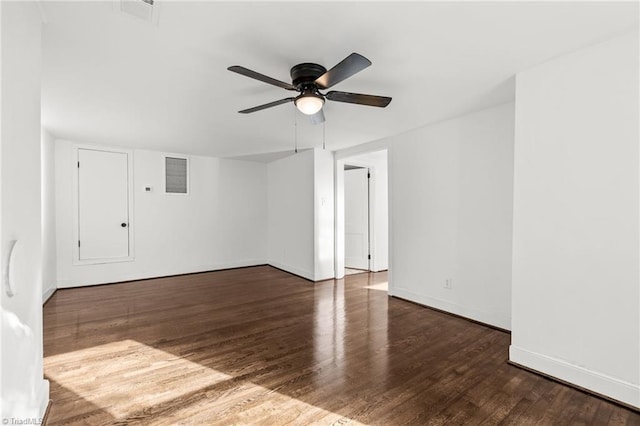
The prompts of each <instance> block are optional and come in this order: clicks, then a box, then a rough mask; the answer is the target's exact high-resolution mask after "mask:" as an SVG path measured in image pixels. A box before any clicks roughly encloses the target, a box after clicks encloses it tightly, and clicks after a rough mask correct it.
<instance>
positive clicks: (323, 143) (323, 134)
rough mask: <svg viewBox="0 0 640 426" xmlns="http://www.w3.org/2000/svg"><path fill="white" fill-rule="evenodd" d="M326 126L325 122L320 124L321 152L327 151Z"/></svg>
mask: <svg viewBox="0 0 640 426" xmlns="http://www.w3.org/2000/svg"><path fill="white" fill-rule="evenodd" d="M326 124H327V122H326V121H323V122H322V149H323V150H326V149H327V144H326V138H325V125H326Z"/></svg>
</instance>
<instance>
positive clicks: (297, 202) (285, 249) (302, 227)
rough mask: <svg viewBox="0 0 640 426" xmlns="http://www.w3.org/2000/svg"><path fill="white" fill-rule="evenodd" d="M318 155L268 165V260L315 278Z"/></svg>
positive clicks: (311, 153) (309, 153)
mask: <svg viewBox="0 0 640 426" xmlns="http://www.w3.org/2000/svg"><path fill="white" fill-rule="evenodd" d="M314 162H315V155H314V151H313V150H309V151H304V152H299V153H297V154H295V155H291V156H289V157H285V158H282V159H280V160H276V161H273V162H271V163H269V164H268V165H267V175H268V178H267V181H268V191H267V193H268V202H267V205H268V207H267V211H268V214H267V218H268V219H267V229H268V236H267V241H268V263H269V264H271V265H273V266H275V267H277V268H281V269H284V270H286V271H289V272H292V273H294V274H296V275H300V276H302V277H304V278H307V279H309V280H314V279H315V274H316V269H315V238H314V237H315V220H316V217H315V211H314V208H315V206H314V200H315V197H316V195H315V192H316V191H315V184H314V181H315V172H314V170H315V166H314Z"/></svg>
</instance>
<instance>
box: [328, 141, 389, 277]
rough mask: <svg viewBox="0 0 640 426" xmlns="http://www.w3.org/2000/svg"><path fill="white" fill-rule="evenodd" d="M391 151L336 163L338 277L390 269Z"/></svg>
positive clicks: (358, 156)
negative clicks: (389, 193) (389, 199)
mask: <svg viewBox="0 0 640 426" xmlns="http://www.w3.org/2000/svg"><path fill="white" fill-rule="evenodd" d="M387 169H388V163H387V150H381V151H375V152H368V153H363V154H358V155H353V156H349V157H345V158H340V159H338V160H336V174H337V176H336V272H337V274H336V275H337V277H338V278H341V277H343V276H344V275H352V274H358V273H363V272H368V271H372V272H378V271H385V270H387V269H388V265H389V224H388V222H389V219H388V218H389V202H388V182H387V176H388V172H387Z"/></svg>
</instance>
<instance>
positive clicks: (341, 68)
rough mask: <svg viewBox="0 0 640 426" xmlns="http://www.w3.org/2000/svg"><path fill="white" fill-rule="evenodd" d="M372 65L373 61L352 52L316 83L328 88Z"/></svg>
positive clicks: (322, 87)
mask: <svg viewBox="0 0 640 426" xmlns="http://www.w3.org/2000/svg"><path fill="white" fill-rule="evenodd" d="M369 65H371V61H370V60H368V59H367V58H365V57H364V56H362V55H360V54H358V53H352V54H351V55H349V56H347V57H346V58H344V59H343V60H342V61H341V62H340V63H339V64H338V65H336V66H335V67H333V68H331V69H330V70H329V71H327V72H325V73H324V74H322V75H321V76H320V77H318V78H317V79H316V81H315V83H316V84H317V85H318V87H320V88H321V89H328V88H329V87H331V86H335V85H336V84H338V83H340V82H341V81H342V80H346V79H347V78H349V77H351V76H352V75H354V74H356V73H359V72H360V71H362V70H363V69H365V68H366V67H368V66H369Z"/></svg>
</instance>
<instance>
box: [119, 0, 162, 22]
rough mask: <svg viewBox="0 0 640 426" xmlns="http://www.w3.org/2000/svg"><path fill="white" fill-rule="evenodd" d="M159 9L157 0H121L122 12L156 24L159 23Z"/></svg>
mask: <svg viewBox="0 0 640 426" xmlns="http://www.w3.org/2000/svg"><path fill="white" fill-rule="evenodd" d="M157 9H158V5H156V4H155V0H120V10H121V11H122V12H124V13H126V14H127V15H133V16H135V17H136V18H139V19H142V20H145V21H147V22H151V23H154V24H157V17H158V10H157Z"/></svg>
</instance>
